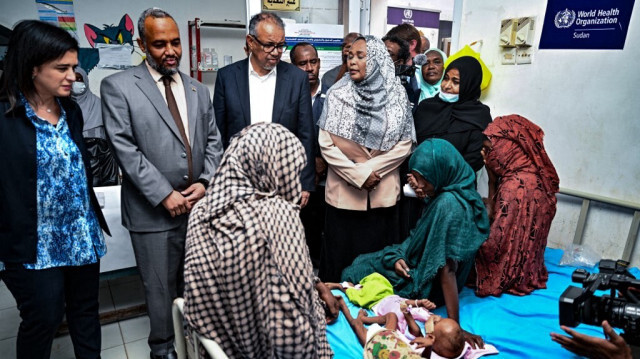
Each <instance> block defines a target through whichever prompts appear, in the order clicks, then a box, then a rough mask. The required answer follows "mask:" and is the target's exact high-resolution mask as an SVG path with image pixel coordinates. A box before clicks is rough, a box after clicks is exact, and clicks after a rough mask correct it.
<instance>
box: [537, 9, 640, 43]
mask: <svg viewBox="0 0 640 359" xmlns="http://www.w3.org/2000/svg"><path fill="white" fill-rule="evenodd" d="M633 4H634V0H581V1H572V0H548V2H547V11H546V13H545V16H544V23H543V25H542V36H541V38H540V48H541V49H593V50H622V49H623V48H624V42H625V40H626V38H627V30H628V29H629V21H630V19H631V12H632V10H633Z"/></svg>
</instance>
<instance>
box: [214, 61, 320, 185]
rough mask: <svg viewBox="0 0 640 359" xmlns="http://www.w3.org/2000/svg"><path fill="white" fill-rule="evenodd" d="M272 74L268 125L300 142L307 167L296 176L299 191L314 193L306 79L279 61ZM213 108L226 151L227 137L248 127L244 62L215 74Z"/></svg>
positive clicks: (310, 115)
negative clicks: (280, 128) (273, 84)
mask: <svg viewBox="0 0 640 359" xmlns="http://www.w3.org/2000/svg"><path fill="white" fill-rule="evenodd" d="M276 72H277V76H276V92H275V96H274V103H273V113H272V117H271V118H272V122H274V123H279V124H281V125H283V126H284V127H286V128H287V129H288V130H289V131H291V132H293V134H295V135H296V136H297V137H298V139H299V140H300V142H302V145H303V146H304V149H305V152H306V154H307V165H306V166H305V168H304V169H303V170H302V174H301V176H300V180H301V182H302V189H303V190H305V191H313V190H314V189H315V185H314V178H315V170H314V160H313V156H314V154H315V142H316V141H315V136H314V129H313V126H314V124H313V116H312V114H311V92H310V90H309V79H308V75H307V73H306V72H304V71H302V70H300V69H298V68H297V67H295V66H293V65H291V64H288V63H286V62H283V61H280V62H279V63H278V66H277V70H276ZM213 107H214V108H215V113H216V122H217V124H218V128H219V129H220V134H221V135H222V144H223V146H224V148H225V149H226V148H227V147H228V146H229V141H230V139H231V137H232V136H233V135H235V134H236V133H238V132H240V131H241V130H242V129H243V128H245V127H246V126H249V125H250V124H251V102H250V99H249V59H248V58H247V59H244V60H241V61H238V62H234V63H233V64H231V65H228V66H225V67H223V68H222V69H220V71H218V75H217V78H216V87H215V91H214V93H213Z"/></svg>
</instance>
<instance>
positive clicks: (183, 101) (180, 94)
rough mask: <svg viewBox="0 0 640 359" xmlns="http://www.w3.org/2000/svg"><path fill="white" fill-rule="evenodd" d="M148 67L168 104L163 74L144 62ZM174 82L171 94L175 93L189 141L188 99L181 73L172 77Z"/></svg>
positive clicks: (172, 82)
mask: <svg viewBox="0 0 640 359" xmlns="http://www.w3.org/2000/svg"><path fill="white" fill-rule="evenodd" d="M144 63H145V65H147V69H149V73H151V77H152V78H153V81H154V82H155V83H156V86H158V90H160V93H161V94H162V98H163V99H164V102H165V103H166V102H167V94H166V90H165V88H164V82H162V76H163V75H162V74H161V73H159V72H158V71H157V70H156V69H154V68H153V67H151V66H149V63H148V62H147V61H145V62H144ZM171 78H172V79H173V81H171V92H173V97H175V99H176V103H177V104H178V112H180V119H181V120H182V125H183V126H184V132H185V134H186V135H187V139H189V112H187V97H186V95H185V93H184V84H183V83H182V77H181V76H180V73H179V72H176V73H175V74H173V75H171ZM167 106H169V105H168V104H167Z"/></svg>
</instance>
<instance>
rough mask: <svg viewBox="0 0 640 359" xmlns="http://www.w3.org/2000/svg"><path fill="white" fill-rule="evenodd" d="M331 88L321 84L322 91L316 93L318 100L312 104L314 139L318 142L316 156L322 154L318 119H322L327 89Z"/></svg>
mask: <svg viewBox="0 0 640 359" xmlns="http://www.w3.org/2000/svg"><path fill="white" fill-rule="evenodd" d="M328 89H329V88H327V87H325V86H324V85H321V87H320V93H319V94H318V95H316V100H315V101H313V105H311V113H312V114H313V129H314V139H315V143H316V152H315V154H316V157H321V156H322V155H321V154H320V146H319V145H318V134H319V131H320V127H318V120H319V119H320V115H322V109H323V108H324V100H325V99H326V94H327V90H328Z"/></svg>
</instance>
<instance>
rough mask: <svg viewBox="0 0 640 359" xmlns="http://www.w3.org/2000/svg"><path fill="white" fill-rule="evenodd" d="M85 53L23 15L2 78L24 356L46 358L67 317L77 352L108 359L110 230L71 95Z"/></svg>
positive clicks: (3, 151) (9, 256) (3, 263)
mask: <svg viewBox="0 0 640 359" xmlns="http://www.w3.org/2000/svg"><path fill="white" fill-rule="evenodd" d="M77 55H78V43H77V41H76V40H75V39H74V38H73V37H71V35H69V33H67V32H66V31H65V30H62V29H60V28H58V27H55V26H53V25H50V24H47V23H44V22H41V21H35V20H26V21H22V22H20V23H18V24H17V25H16V27H15V28H14V30H13V32H12V34H11V38H10V40H9V46H8V49H7V54H6V57H5V59H4V62H5V68H4V72H3V75H2V78H1V79H0V163H1V164H2V171H0V270H2V268H3V267H4V270H2V271H0V278H1V279H2V280H3V281H4V282H5V283H6V285H7V288H8V289H9V291H10V292H11V294H12V295H13V296H14V298H15V300H16V302H17V304H18V309H19V310H20V316H21V318H22V322H21V323H20V328H19V331H18V339H17V357H18V358H48V357H49V355H50V352H51V344H52V341H53V337H54V334H55V332H56V330H57V328H58V326H59V325H60V323H61V321H62V317H63V315H64V314H66V318H67V322H68V323H69V332H70V334H71V339H72V341H73V344H74V351H75V355H76V358H98V357H99V356H100V340H101V338H100V336H101V335H100V322H99V316H98V287H99V272H100V264H99V263H100V257H102V256H103V255H104V254H105V253H106V247H105V241H104V237H103V233H102V229H101V227H102V228H103V229H104V230H105V231H106V232H107V234H108V233H109V232H108V228H107V225H106V222H105V220H104V217H103V215H102V212H101V210H100V206H99V205H98V202H97V200H96V197H95V195H94V193H93V189H92V187H91V182H92V181H91V178H90V176H91V175H90V172H88V171H86V169H87V168H89V159H88V156H87V153H86V150H85V147H84V144H83V140H82V125H83V121H82V112H81V111H80V108H79V107H78V106H77V104H76V103H75V102H73V101H71V100H70V99H69V95H70V93H71V85H72V83H73V82H74V81H75V73H74V68H75V67H76V66H77V64H78V59H77Z"/></svg>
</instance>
